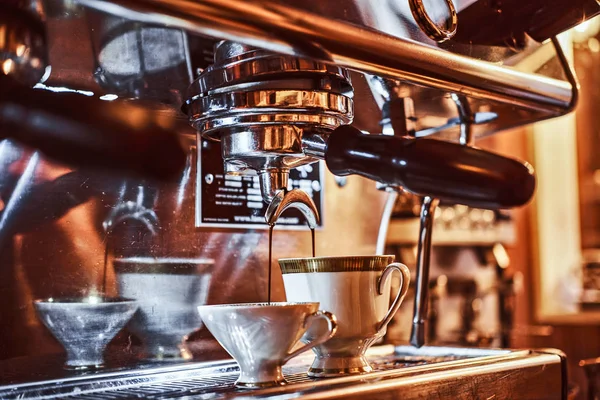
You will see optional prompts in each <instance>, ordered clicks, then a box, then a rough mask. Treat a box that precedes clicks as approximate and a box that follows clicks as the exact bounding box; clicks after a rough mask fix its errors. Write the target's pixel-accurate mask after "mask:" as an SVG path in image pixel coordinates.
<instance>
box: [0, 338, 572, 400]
mask: <svg viewBox="0 0 600 400" xmlns="http://www.w3.org/2000/svg"><path fill="white" fill-rule="evenodd" d="M372 350H374V351H373V352H371V355H370V357H369V360H370V362H371V363H372V365H373V367H374V369H375V372H372V373H369V374H366V375H359V376H349V377H339V378H331V379H309V378H307V376H306V369H307V368H308V363H309V362H310V361H311V360H312V356H308V355H307V356H304V357H302V356H301V357H298V358H297V359H295V360H293V361H292V362H290V363H289V364H288V366H286V367H284V368H283V373H284V376H285V377H286V379H287V380H288V382H289V385H286V386H281V387H277V388H270V389H261V390H256V391H253V392H252V393H248V392H247V391H246V390H243V389H235V387H234V385H233V383H234V381H235V379H236V378H237V377H238V375H239V372H238V371H239V370H238V367H237V365H236V363H235V362H233V361H219V362H213V363H201V364H188V365H179V366H163V367H158V368H157V367H155V368H149V369H145V370H140V371H137V372H132V371H123V372H116V373H115V372H112V373H110V372H107V373H105V374H98V375H96V376H95V377H85V376H82V377H78V378H72V379H69V378H67V379H61V380H48V379H46V380H42V381H40V382H39V383H37V384H34V385H26V386H20V385H14V386H5V387H0V396H2V397H6V398H17V397H18V398H22V399H29V398H40V397H42V396H44V398H64V397H66V396H67V395H71V396H73V398H77V399H86V400H99V399H104V398H107V397H109V398H110V397H111V396H114V397H129V398H131V397H144V398H147V399H159V398H180V397H186V396H189V397H196V396H197V397H207V398H216V397H225V398H241V399H243V398H248V397H250V396H260V397H261V398H279V399H281V398H298V399H339V398H344V399H360V398H382V397H386V398H402V399H410V400H412V399H422V398H426V397H431V396H432V395H433V396H438V397H440V398H456V399H471V398H473V397H477V398H494V397H496V398H517V397H518V398H545V399H549V400H551V399H561V395H562V392H563V387H564V388H566V385H567V382H566V377H563V376H562V365H561V362H562V360H561V357H560V356H559V355H556V354H552V353H544V352H529V351H517V352H510V351H497V350H479V349H464V350H463V349H453V348H428V347H424V348H422V349H421V350H420V351H417V352H415V351H414V350H412V349H410V348H406V347H398V348H396V349H395V351H394V348H393V347H382V348H373V349H372ZM1 367H2V364H0V368H1ZM59 382H60V385H57V383H59Z"/></svg>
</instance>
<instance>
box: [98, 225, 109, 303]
mask: <svg viewBox="0 0 600 400" xmlns="http://www.w3.org/2000/svg"><path fill="white" fill-rule="evenodd" d="M104 242H105V246H104V271H103V272H102V291H101V292H100V293H102V296H106V274H107V272H108V250H109V247H108V244H109V243H110V236H108V235H106V237H105V238H104Z"/></svg>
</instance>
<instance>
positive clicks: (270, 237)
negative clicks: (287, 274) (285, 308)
mask: <svg viewBox="0 0 600 400" xmlns="http://www.w3.org/2000/svg"><path fill="white" fill-rule="evenodd" d="M274 227H275V225H270V226H269V289H268V290H269V294H268V296H267V302H268V304H269V305H271V270H272V269H273V228H274Z"/></svg>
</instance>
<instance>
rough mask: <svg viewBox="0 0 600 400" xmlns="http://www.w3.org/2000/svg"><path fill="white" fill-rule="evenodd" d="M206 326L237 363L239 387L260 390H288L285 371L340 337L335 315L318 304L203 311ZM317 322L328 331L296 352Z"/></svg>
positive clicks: (238, 306)
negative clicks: (293, 361) (290, 363)
mask: <svg viewBox="0 0 600 400" xmlns="http://www.w3.org/2000/svg"><path fill="white" fill-rule="evenodd" d="M198 312H199V313H200V315H201V317H202V320H203V321H204V323H205V324H206V326H207V327H208V329H209V330H210V332H211V333H212V334H213V335H214V336H215V338H216V339H217V340H218V341H219V343H220V344H221V345H222V346H223V348H224V349H225V350H227V352H228V353H229V354H231V356H232V357H233V358H234V359H235V360H236V361H237V363H238V365H239V367H240V377H239V378H238V379H237V381H236V382H235V385H236V386H238V387H243V388H248V389H259V388H265V387H270V386H281V385H284V384H286V383H287V382H286V381H285V378H284V376H283V373H282V371H281V367H282V366H283V365H284V364H285V363H287V362H288V361H289V360H291V359H292V358H294V357H296V356H298V355H300V354H301V353H304V352H305V351H308V350H310V349H311V348H313V347H315V346H318V345H321V344H323V343H325V342H327V341H328V340H329V339H331V337H332V336H333V335H334V334H335V333H336V331H337V322H336V318H335V316H334V315H333V314H331V313H329V312H326V311H319V303H270V302H269V303H258V304H257V303H249V304H226V305H218V306H201V307H198ZM317 320H324V321H325V323H326V325H327V327H326V329H324V330H321V331H320V332H319V334H318V335H315V336H312V337H311V338H310V339H309V340H308V341H307V343H306V344H305V345H304V346H301V347H300V348H296V349H294V347H295V345H296V344H297V343H298V342H299V341H300V338H301V337H302V335H304V334H305V333H306V331H307V330H308V329H310V328H311V327H312V325H313V324H314V323H315V321H317Z"/></svg>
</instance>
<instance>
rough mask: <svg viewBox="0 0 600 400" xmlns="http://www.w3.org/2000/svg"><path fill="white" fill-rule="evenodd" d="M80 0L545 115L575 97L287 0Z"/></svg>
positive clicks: (549, 83)
mask: <svg viewBox="0 0 600 400" xmlns="http://www.w3.org/2000/svg"><path fill="white" fill-rule="evenodd" d="M79 2H80V3H81V4H83V5H85V6H87V7H90V8H94V9H97V10H101V11H104V12H107V13H112V14H119V15H124V16H127V17H129V18H131V19H134V20H139V21H142V22H146V23H155V24H168V25H170V26H173V27H178V28H181V29H184V30H187V31H189V32H193V33H197V34H201V35H209V36H213V37H219V38H223V39H227V40H232V41H236V42H240V43H244V44H248V45H251V46H255V47H259V48H263V49H266V50H271V51H273V52H276V53H283V54H289V55H301V56H302V57H306V58H312V59H315V60H319V61H323V62H326V63H333V64H336V65H338V66H340V67H344V68H349V69H354V70H358V71H361V72H365V73H369V74H372V75H378V76H384V77H389V78H394V79H400V80H405V81H408V82H411V83H414V84H419V85H424V86H427V87H432V88H436V89H442V90H445V91H450V92H456V93H461V94H465V95H468V96H473V97H475V98H481V99H486V100H494V101H499V102H503V103H510V104H512V105H515V106H519V107H523V108H526V109H529V110H537V111H542V112H543V113H545V114H546V116H547V117H550V116H556V115H560V114H562V113H564V112H566V111H567V108H568V105H569V103H570V101H571V90H570V86H569V85H568V84H564V83H563V82H560V81H557V80H554V79H549V78H545V77H542V76H539V75H531V74H527V73H522V72H519V71H516V70H514V69H509V68H504V67H501V66H497V65H493V64H487V63H485V62H481V61H478V60H475V59H471V58H467V57H463V56H459V55H456V54H452V53H450V52H442V51H439V50H438V49H436V48H433V47H429V46H424V45H423V44H420V43H418V42H415V41H412V40H408V39H405V38H397V37H391V36H387V35H385V34H382V33H380V32H377V31H375V30H370V29H365V28H363V27H358V26H355V25H352V24H349V23H347V22H343V21H339V20H332V19H330V18H327V17H323V16H320V15H317V14H315V13H310V12H306V11H304V10H300V9H297V8H293V7H290V6H287V5H285V4H279V3H275V2H267V1H262V2H260V1H259V2H255V3H252V4H251V5H248V3H247V2H244V1H241V0H227V1H225V0H211V1H204V2H202V3H193V4H190V3H188V2H182V1H177V0H170V1H159V0H119V1H118V2H117V1H115V2H107V1H103V0H80V1H79ZM282 32H285V35H282V34H280V33H282ZM340 32H343V33H344V34H343V35H340ZM348 43H352V45H351V46H348V45H347V44H348Z"/></svg>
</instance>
